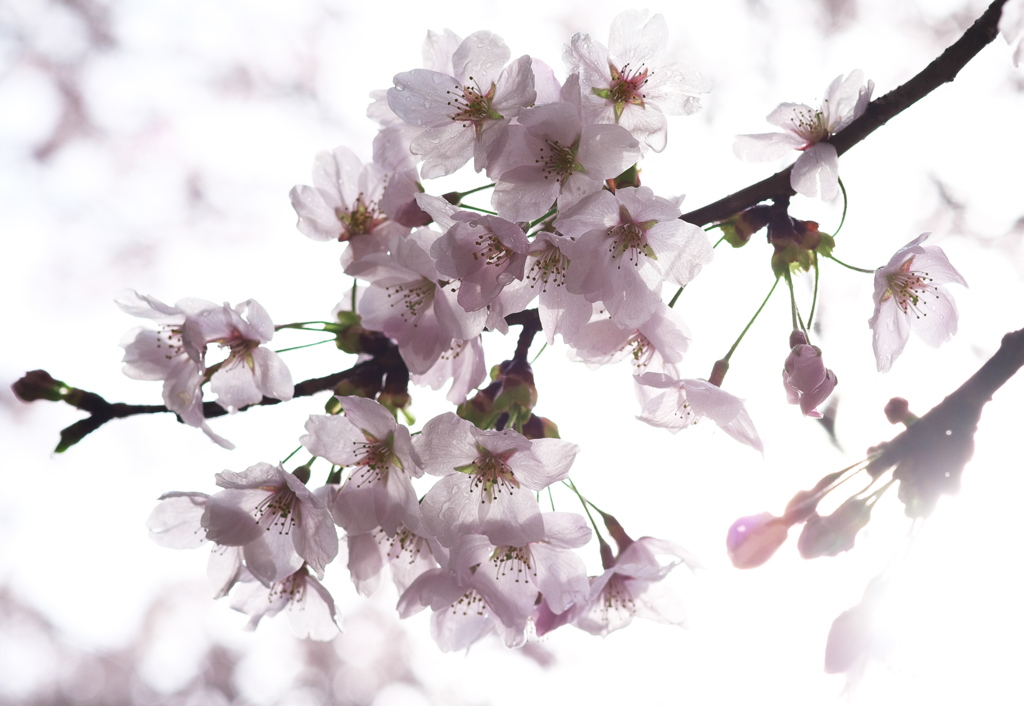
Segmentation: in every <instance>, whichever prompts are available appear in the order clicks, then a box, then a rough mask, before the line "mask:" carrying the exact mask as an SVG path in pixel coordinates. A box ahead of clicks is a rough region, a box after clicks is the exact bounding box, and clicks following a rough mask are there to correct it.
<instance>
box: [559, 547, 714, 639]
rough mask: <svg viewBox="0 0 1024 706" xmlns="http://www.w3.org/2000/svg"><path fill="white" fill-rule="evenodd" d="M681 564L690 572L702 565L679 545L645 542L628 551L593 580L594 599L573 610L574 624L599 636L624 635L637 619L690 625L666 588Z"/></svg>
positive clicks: (676, 599)
mask: <svg viewBox="0 0 1024 706" xmlns="http://www.w3.org/2000/svg"><path fill="white" fill-rule="evenodd" d="M659 557H665V558H659ZM680 564H686V565H687V566H689V567H690V568H696V567H697V566H698V564H697V561H696V559H694V557H693V555H692V554H690V552H688V551H687V550H686V549H683V548H682V547H681V546H679V545H678V544H675V543H673V542H669V541H666V540H663V539H654V538H653V537H641V538H640V539H638V540H636V541H635V542H633V543H631V544H630V545H629V546H627V547H626V548H625V549H624V550H622V551H621V552H620V553H619V555H618V557H616V558H615V562H614V564H613V565H612V566H610V567H608V568H607V569H606V570H605V572H604V573H603V574H601V575H600V576H598V577H597V578H595V579H593V580H592V581H591V584H590V598H589V600H588V601H587V602H586V603H585V604H584V605H582V606H580V608H578V609H574V611H573V613H574V621H573V622H574V624H575V625H576V626H577V627H579V628H581V629H583V630H586V631H587V632H589V633H592V634H594V635H607V634H608V633H610V632H614V631H615V630H620V629H622V628H624V627H626V626H627V625H629V624H630V623H631V622H633V618H634V617H636V618H646V619H649V620H655V621H657V622H659V623H666V624H668V625H680V626H684V625H686V615H685V613H684V612H683V609H682V606H681V605H680V601H679V598H678V597H677V596H675V595H674V594H673V593H672V591H671V590H670V589H669V588H668V587H667V586H666V585H665V584H663V583H662V580H663V579H664V578H665V577H666V576H668V574H669V572H670V571H672V569H674V568H675V567H677V566H679V565H680Z"/></svg>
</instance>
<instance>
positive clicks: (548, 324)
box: [488, 231, 594, 343]
mask: <svg viewBox="0 0 1024 706" xmlns="http://www.w3.org/2000/svg"><path fill="white" fill-rule="evenodd" d="M571 246H572V242H571V241H570V240H569V238H566V237H564V236H561V235H558V234H556V233H551V232H548V231H541V232H539V233H537V234H536V235H535V236H534V238H533V242H532V243H531V244H530V252H529V254H528V255H527V258H526V268H525V274H524V277H523V279H521V280H516V281H513V282H510V283H509V284H508V285H507V286H506V287H505V288H504V289H503V290H502V291H501V293H500V294H499V295H498V296H497V297H496V298H495V299H494V301H493V302H491V315H492V317H493V319H494V321H492V320H491V319H488V327H489V328H493V329H496V330H498V331H502V332H506V331H507V330H508V327H507V325H505V321H504V319H505V316H507V315H509V314H513V313H515V312H517V311H523V310H524V309H526V307H527V305H529V303H530V302H531V301H533V299H534V298H535V297H538V296H539V299H540V301H539V302H538V307H537V308H538V311H539V315H540V322H541V325H542V326H543V328H544V334H545V336H547V339H548V343H553V342H554V340H555V336H556V335H558V334H561V335H562V336H563V338H565V339H566V340H569V339H571V338H572V337H573V336H575V335H576V332H577V331H578V330H579V328H580V326H582V325H583V324H585V323H586V322H587V321H588V320H589V319H590V316H591V313H592V312H593V310H594V307H593V305H592V304H591V303H590V302H588V301H587V300H586V299H585V298H584V297H583V296H582V295H579V294H573V293H571V292H570V291H569V290H568V289H567V288H566V286H565V278H566V272H567V271H568V269H569V257H568V255H567V254H566V250H567V249H568V248H570V247H571Z"/></svg>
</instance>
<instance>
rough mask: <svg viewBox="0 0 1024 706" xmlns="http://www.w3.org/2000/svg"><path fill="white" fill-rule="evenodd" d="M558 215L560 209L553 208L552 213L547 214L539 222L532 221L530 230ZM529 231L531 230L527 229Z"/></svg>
mask: <svg viewBox="0 0 1024 706" xmlns="http://www.w3.org/2000/svg"><path fill="white" fill-rule="evenodd" d="M556 213H558V209H557V208H553V209H551V210H550V211H548V212H547V213H545V214H544V215H543V216H541V217H540V218H538V219H537V220H535V221H530V228H535V227H536V226H537V225H538V224H540V223H543V222H544V221H546V220H547V219H549V218H551V217H552V216H553V215H555V214H556ZM527 230H529V228H527Z"/></svg>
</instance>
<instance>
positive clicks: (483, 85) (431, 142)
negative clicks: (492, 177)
mask: <svg viewBox="0 0 1024 706" xmlns="http://www.w3.org/2000/svg"><path fill="white" fill-rule="evenodd" d="M510 57H511V53H510V52H509V49H508V47H507V46H506V45H505V42H503V41H502V40H501V38H500V37H498V36H497V35H495V34H492V33H491V32H486V31H482V32H475V33H473V34H471V35H470V36H468V37H466V39H465V40H464V41H463V42H462V43H461V44H460V45H459V48H458V49H456V50H455V53H454V55H453V56H452V67H453V69H454V71H453V73H452V74H446V73H442V72H439V71H431V70H429V69H414V70H413V71H407V72H405V73H401V74H398V75H397V76H395V87H394V88H392V89H389V90H388V105H389V106H391V109H392V110H393V111H394V112H395V114H396V115H398V116H399V117H400V118H402V120H404V121H405V122H407V123H409V124H411V125H415V126H416V127H419V128H423V131H422V132H421V133H420V135H419V136H418V137H417V138H416V139H415V140H413V142H412V145H411V148H412V151H413V153H414V154H418V155H421V156H422V157H423V159H424V161H423V165H422V166H421V168H420V173H421V175H422V176H423V177H424V178H426V179H433V178H435V177H440V176H445V175H446V174H451V173H452V172H454V171H455V170H456V169H458V168H459V167H461V166H462V165H463V164H465V163H466V162H467V161H468V160H469V158H470V157H474V168H475V169H476V170H477V171H480V170H482V169H484V168H485V167H486V166H487V160H488V151H489V148H490V146H491V145H492V144H493V143H494V142H495V141H496V140H497V139H498V138H499V137H500V135H501V132H502V131H503V130H504V129H505V128H506V127H507V126H508V123H509V121H510V119H511V118H513V117H515V116H516V115H518V114H519V112H520V111H521V110H522V109H523V108H525V107H527V106H529V105H532V104H533V102H534V101H535V100H536V97H537V93H536V91H535V90H534V82H533V71H532V69H531V62H530V57H528V56H522V57H520V58H519V59H517V60H515V61H513V62H512V63H508V61H509V58H510Z"/></svg>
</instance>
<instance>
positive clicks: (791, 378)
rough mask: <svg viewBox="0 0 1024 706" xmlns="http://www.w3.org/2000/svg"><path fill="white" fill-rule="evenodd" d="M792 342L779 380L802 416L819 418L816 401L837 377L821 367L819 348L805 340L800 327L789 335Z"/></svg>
mask: <svg viewBox="0 0 1024 706" xmlns="http://www.w3.org/2000/svg"><path fill="white" fill-rule="evenodd" d="M789 343H790V345H791V346H792V348H791V350H790V351H789V355H788V356H787V357H786V362H785V363H784V364H783V366H782V384H783V386H784V387H785V388H786V397H787V399H788V400H789V403H790V404H799V405H800V411H801V412H803V413H804V416H806V417H813V418H815V419H821V412H819V411H818V405H820V404H821V403H823V402H824V401H825V400H826V399H828V396H829V395H831V394H832V390H834V389H835V387H836V384H837V383H838V380H837V379H836V374H835V373H833V372H832V371H831V370H828V369H826V368H825V363H824V362H823V361H822V356H821V349H820V348H818V347H817V346H811V345H808V343H807V336H805V335H804V334H803V332H802V331H794V332H793V333H792V334H791V335H790V337H789Z"/></svg>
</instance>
